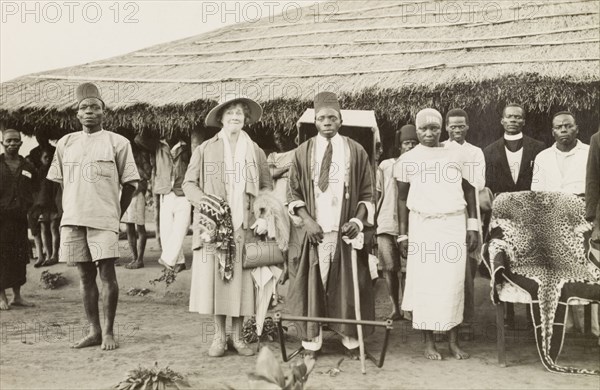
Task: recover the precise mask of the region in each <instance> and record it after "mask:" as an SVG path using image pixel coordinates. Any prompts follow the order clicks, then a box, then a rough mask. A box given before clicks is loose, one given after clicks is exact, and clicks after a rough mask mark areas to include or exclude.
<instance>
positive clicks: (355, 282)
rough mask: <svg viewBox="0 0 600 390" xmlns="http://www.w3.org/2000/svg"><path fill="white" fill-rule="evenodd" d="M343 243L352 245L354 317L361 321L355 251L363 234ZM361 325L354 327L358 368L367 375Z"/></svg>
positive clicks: (359, 246) (362, 240)
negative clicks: (356, 340)
mask: <svg viewBox="0 0 600 390" xmlns="http://www.w3.org/2000/svg"><path fill="white" fill-rule="evenodd" d="M344 241H345V242H346V243H347V244H349V245H352V284H353V285H354V315H355V316H356V320H357V321H361V320H362V317H361V314H360V294H359V290H358V260H357V253H356V252H357V251H358V250H359V249H362V247H363V243H364V234H363V233H359V236H358V237H356V238H355V239H354V240H350V239H348V238H347V237H344ZM362 330H363V329H362V325H358V324H357V325H356V331H357V333H358V348H359V349H358V351H359V353H360V366H361V371H362V373H363V374H366V373H367V367H366V365H365V341H364V339H363V331H362Z"/></svg>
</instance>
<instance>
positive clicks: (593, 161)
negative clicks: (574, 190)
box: [585, 131, 600, 221]
mask: <svg viewBox="0 0 600 390" xmlns="http://www.w3.org/2000/svg"><path fill="white" fill-rule="evenodd" d="M585 203H586V213H585V214H586V219H587V220H588V221H593V220H594V218H600V131H598V132H597V133H596V134H594V135H592V139H591V140H590V152H589V155H588V162H587V172H586V176H585Z"/></svg>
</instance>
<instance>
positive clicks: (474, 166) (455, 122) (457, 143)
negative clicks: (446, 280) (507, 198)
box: [446, 108, 485, 324]
mask: <svg viewBox="0 0 600 390" xmlns="http://www.w3.org/2000/svg"><path fill="white" fill-rule="evenodd" d="M446 131H447V132H448V137H449V139H448V142H447V144H448V145H449V146H454V147H458V148H460V150H461V153H462V154H463V159H464V160H463V161H464V162H463V164H464V166H465V168H466V172H467V174H468V176H467V177H465V179H467V180H468V181H469V183H471V185H472V186H473V187H475V190H476V192H475V194H479V192H481V191H483V190H484V188H485V157H484V156H483V150H481V149H480V148H478V147H477V146H475V145H472V144H470V143H469V142H467V140H466V138H467V132H468V131H469V116H468V115H467V113H466V112H465V111H464V110H461V109H459V108H455V109H452V110H450V111H448V113H447V114H446ZM477 206H478V207H479V199H478V198H477ZM478 219H479V222H481V218H480V216H479V218H478ZM479 239H480V240H481V239H482V237H481V234H480V236H479ZM478 257H479V251H478V250H477V249H476V250H475V251H474V252H470V253H469V254H468V256H467V265H466V269H465V311H464V318H463V322H464V324H470V323H472V322H473V321H474V319H475V275H476V273H477V265H478Z"/></svg>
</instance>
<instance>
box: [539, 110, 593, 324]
mask: <svg viewBox="0 0 600 390" xmlns="http://www.w3.org/2000/svg"><path fill="white" fill-rule="evenodd" d="M578 133H579V129H578V127H577V123H576V122H575V116H574V115H573V114H572V113H570V112H568V111H560V112H557V113H556V114H554V116H553V117H552V136H553V137H554V140H555V141H556V142H555V143H554V145H552V146H551V147H549V148H548V149H545V150H543V151H542V152H540V154H538V155H537V157H536V158H535V164H534V169H533V180H532V181H531V190H532V191H558V192H566V193H570V194H576V195H583V194H584V193H585V175H586V166H587V160H588V154H589V149H590V147H589V145H586V144H584V143H583V142H581V141H579V140H578V139H577V134H578ZM583 317H584V309H583V306H569V316H568V317H567V326H566V327H567V331H569V330H570V329H573V328H578V329H579V330H580V331H583V321H584V320H583ZM594 317H597V310H595V311H594ZM592 332H593V333H594V334H596V335H598V333H599V332H598V321H597V320H596V321H592Z"/></svg>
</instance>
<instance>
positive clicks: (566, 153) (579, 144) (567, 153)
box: [552, 140, 583, 156]
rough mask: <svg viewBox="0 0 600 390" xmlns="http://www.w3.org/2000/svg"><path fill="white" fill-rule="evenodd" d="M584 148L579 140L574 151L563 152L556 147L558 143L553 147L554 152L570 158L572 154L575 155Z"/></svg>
mask: <svg viewBox="0 0 600 390" xmlns="http://www.w3.org/2000/svg"><path fill="white" fill-rule="evenodd" d="M582 148H583V144H582V143H581V142H580V141H579V140H577V142H576V143H575V147H574V148H573V149H571V150H569V151H568V152H563V151H562V150H560V149H558V147H557V146H556V142H555V143H554V144H553V145H552V149H553V150H554V152H555V153H559V154H562V155H563V156H568V155H570V154H573V153H575V152H576V151H577V150H579V149H582Z"/></svg>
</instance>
